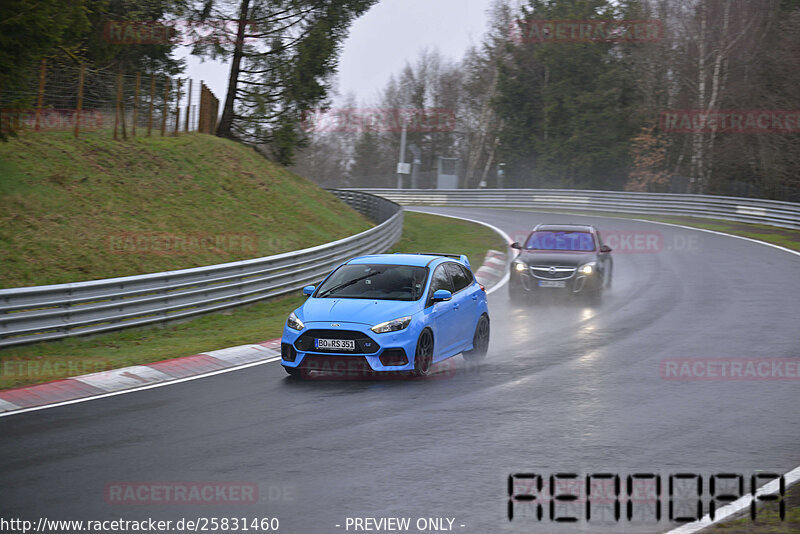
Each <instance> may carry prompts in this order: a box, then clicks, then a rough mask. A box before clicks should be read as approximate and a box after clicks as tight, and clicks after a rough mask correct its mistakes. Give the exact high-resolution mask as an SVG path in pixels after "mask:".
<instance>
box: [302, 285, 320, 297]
mask: <svg viewBox="0 0 800 534" xmlns="http://www.w3.org/2000/svg"><path fill="white" fill-rule="evenodd" d="M316 289H317V287H316V286H306V287H304V288H303V295H305V296H307V297H310V296H311V295H312V294H313V293H314V291H315V290H316Z"/></svg>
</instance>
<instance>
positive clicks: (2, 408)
mask: <svg viewBox="0 0 800 534" xmlns="http://www.w3.org/2000/svg"><path fill="white" fill-rule="evenodd" d="M20 408H22V406H17V405H16V404H13V403H11V402H8V401H7V400H3V399H0V412H10V411H12V410H19V409H20Z"/></svg>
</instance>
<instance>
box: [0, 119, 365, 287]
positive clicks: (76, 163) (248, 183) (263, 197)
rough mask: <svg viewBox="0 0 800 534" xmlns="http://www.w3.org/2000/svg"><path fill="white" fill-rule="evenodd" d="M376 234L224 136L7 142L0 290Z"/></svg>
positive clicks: (45, 137)
mask: <svg viewBox="0 0 800 534" xmlns="http://www.w3.org/2000/svg"><path fill="white" fill-rule="evenodd" d="M370 226H371V223H370V222H369V221H368V220H367V219H365V218H364V217H362V216H361V215H359V214H358V213H356V212H355V211H353V210H351V209H349V208H348V207H346V205H345V204H343V203H342V202H340V201H339V200H338V199H337V198H336V197H334V196H333V195H331V194H330V193H328V192H326V191H324V190H321V189H319V188H318V187H317V186H316V185H314V184H313V183H312V182H310V181H308V180H306V179H305V178H301V177H299V176H297V175H295V174H293V173H291V172H289V171H287V170H286V169H284V168H283V167H280V166H278V165H275V164H273V163H271V162H270V161H268V160H267V159H266V158H264V157H262V156H261V155H259V154H257V153H256V152H255V151H254V150H253V149H252V148H248V147H246V146H244V145H241V144H238V143H234V142H232V141H228V140H225V139H220V138H218V137H213V136H209V135H202V134H185V135H180V136H177V137H137V138H136V139H131V140H128V141H114V140H113V139H111V138H108V137H104V136H93V135H85V136H82V137H80V138H79V139H75V138H74V137H72V135H71V134H70V133H62V132H38V133H37V132H28V133H22V134H21V135H20V137H18V138H16V139H12V140H11V141H9V142H8V143H0V266H2V269H0V287H6V288H7V287H20V286H30V285H45V284H58V283H65V282H78V281H84V280H93V279H99V278H110V277H116V276H127V275H134V274H142V273H149V272H159V271H166V270H172V269H183V268H188V267H198V266H201V265H211V264H215V263H224V262H228V261H236V260H242V259H247V258H255V257H260V256H268V255H271V254H277V253H280V252H286V251H290V250H297V249H300V248H305V247H309V246H314V245H319V244H322V243H327V242H329V241H333V240H336V239H341V238H343V237H346V236H349V235H353V234H356V233H358V232H361V231H364V230H366V229H367V228H369V227H370Z"/></svg>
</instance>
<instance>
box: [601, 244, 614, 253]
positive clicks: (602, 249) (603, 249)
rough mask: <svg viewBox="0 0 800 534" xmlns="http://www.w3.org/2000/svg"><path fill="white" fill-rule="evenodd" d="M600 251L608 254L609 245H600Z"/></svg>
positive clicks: (609, 250)
mask: <svg viewBox="0 0 800 534" xmlns="http://www.w3.org/2000/svg"><path fill="white" fill-rule="evenodd" d="M600 252H602V253H603V254H608V253H609V252H611V247H609V246H608V245H600Z"/></svg>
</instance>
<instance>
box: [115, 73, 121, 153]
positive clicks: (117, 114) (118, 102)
mask: <svg viewBox="0 0 800 534" xmlns="http://www.w3.org/2000/svg"><path fill="white" fill-rule="evenodd" d="M121 100H122V71H121V70H118V71H117V105H116V113H115V114H114V139H115V140H116V139H118V138H117V128H118V127H119V114H120V111H119V108H120V103H121V102H120V101H121Z"/></svg>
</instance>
